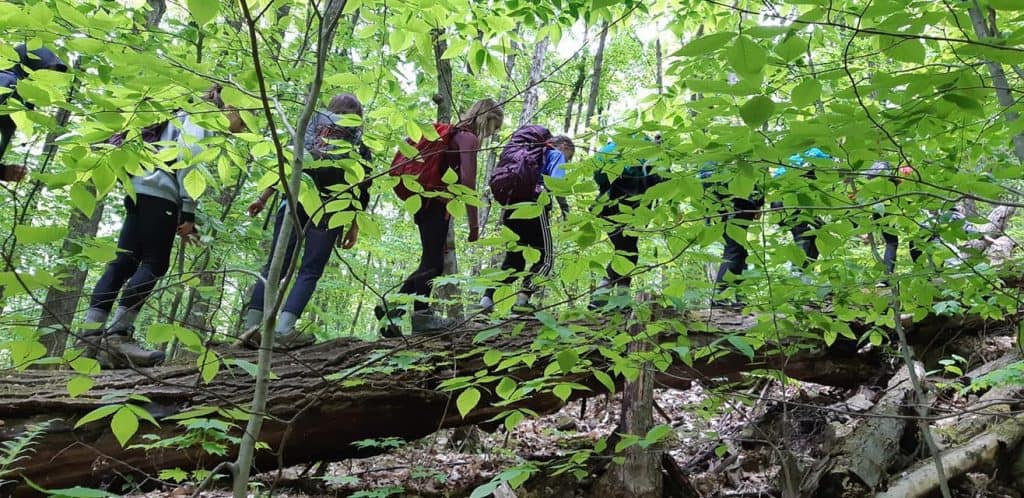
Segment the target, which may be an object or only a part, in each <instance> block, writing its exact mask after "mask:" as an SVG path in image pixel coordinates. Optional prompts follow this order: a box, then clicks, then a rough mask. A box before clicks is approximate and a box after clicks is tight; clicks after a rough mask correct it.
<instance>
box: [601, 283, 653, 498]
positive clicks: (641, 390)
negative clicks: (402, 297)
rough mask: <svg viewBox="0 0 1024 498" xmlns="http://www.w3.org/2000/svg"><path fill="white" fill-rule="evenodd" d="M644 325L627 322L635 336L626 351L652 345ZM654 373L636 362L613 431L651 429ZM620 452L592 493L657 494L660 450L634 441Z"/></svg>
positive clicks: (641, 351) (636, 352)
mask: <svg viewBox="0 0 1024 498" xmlns="http://www.w3.org/2000/svg"><path fill="white" fill-rule="evenodd" d="M638 299H639V298H638ZM634 319H635V316H634ZM644 329H645V328H644V324H643V323H642V322H636V323H634V324H633V325H632V326H630V335H632V336H633V337H635V338H636V339H634V340H633V342H631V343H630V344H629V346H628V351H629V353H630V355H632V356H633V357H643V356H645V353H649V352H650V351H651V349H652V344H651V342H650V340H649V339H650V338H648V337H643V335H644ZM654 376H655V375H654V370H653V368H652V365H651V364H650V362H643V363H640V365H639V374H638V375H637V378H636V379H635V380H632V381H626V385H625V387H624V388H623V390H622V412H621V415H620V419H619V426H618V429H617V430H616V433H619V434H623V435H627V434H628V435H633V436H637V437H640V438H643V437H644V435H646V434H647V431H649V430H651V427H653V425H654V420H653V411H654ZM623 453H624V454H623V455H622V456H623V457H625V461H624V462H622V464H620V465H613V466H611V467H609V468H608V470H607V472H605V474H604V475H603V476H602V477H601V480H600V482H599V483H598V484H597V485H596V492H595V496H602V497H605V496H607V497H612V498H633V497H637V498H658V497H660V496H661V495H662V487H663V486H662V477H661V461H660V459H661V452H660V451H656V450H655V449H654V448H643V447H641V446H640V445H639V444H634V445H632V446H630V447H629V448H626V450H625V451H624V452H623Z"/></svg>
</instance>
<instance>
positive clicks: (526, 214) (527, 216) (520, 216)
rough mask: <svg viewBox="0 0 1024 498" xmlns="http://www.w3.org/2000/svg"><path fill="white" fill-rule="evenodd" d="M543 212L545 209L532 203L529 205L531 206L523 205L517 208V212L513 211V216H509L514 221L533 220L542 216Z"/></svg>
mask: <svg viewBox="0 0 1024 498" xmlns="http://www.w3.org/2000/svg"><path fill="white" fill-rule="evenodd" d="M543 210H544V208H542V207H540V205H538V204H537V203H535V202H532V203H529V204H523V205H521V206H519V207H517V208H516V210H515V211H512V214H511V215H509V219H513V220H532V219H534V218H536V217H538V216H540V213H541V211H543Z"/></svg>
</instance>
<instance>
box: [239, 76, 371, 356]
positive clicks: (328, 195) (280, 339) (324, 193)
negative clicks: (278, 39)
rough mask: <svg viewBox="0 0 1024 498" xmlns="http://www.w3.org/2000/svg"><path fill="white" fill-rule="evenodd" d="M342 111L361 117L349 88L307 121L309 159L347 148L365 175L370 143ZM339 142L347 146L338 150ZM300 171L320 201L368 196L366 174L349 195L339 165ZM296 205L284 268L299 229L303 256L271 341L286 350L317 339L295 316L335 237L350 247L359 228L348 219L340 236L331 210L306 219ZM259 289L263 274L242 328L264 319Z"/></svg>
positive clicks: (362, 203) (277, 231)
mask: <svg viewBox="0 0 1024 498" xmlns="http://www.w3.org/2000/svg"><path fill="white" fill-rule="evenodd" d="M347 114H349V115H357V116H360V117H362V116H363V105H362V103H360V102H359V99H358V98H356V96H355V95H352V94H350V93H343V94H340V95H336V96H334V98H332V99H331V102H330V103H329V104H328V105H327V109H326V110H324V111H321V112H318V113H317V114H316V115H315V116H313V118H312V119H311V120H310V122H309V125H308V126H307V127H306V133H305V137H306V139H305V149H306V151H307V152H309V154H310V156H311V158H312V159H313V160H314V161H324V162H327V161H340V160H343V159H347V158H349V157H356V155H355V154H352V152H356V153H357V154H358V157H359V158H360V162H361V163H362V167H363V171H364V172H365V173H366V176H369V173H370V162H371V159H372V158H371V155H370V149H369V148H367V147H366V145H365V144H363V141H362V137H363V128H362V126H361V125H360V126H355V127H346V126H341V125H339V124H338V121H339V120H340V119H341V116H343V115H347ZM333 140H344V141H345V142H348V143H349V144H351V145H350V147H346V146H341V147H339V145H337V144H332V143H329V142H330V141H333ZM343 147H344V148H347V149H349V150H344V151H341V150H339V149H341V148H343ZM350 151H351V152H350ZM302 172H303V173H304V174H305V175H306V176H309V177H310V178H311V179H312V180H313V183H314V185H316V188H317V191H318V192H319V194H320V200H321V202H322V204H323V205H324V206H326V205H327V203H329V202H331V201H334V200H337V199H342V198H353V197H355V199H353V200H356V199H358V201H357V202H358V205H356V203H355V202H354V203H353V205H351V206H350V207H349V209H350V210H356V209H366V207H367V205H368V204H369V202H370V180H364V181H362V182H360V183H359V184H358V185H357V186H356V192H357V194H355V195H354V194H353V193H351V191H350V190H351V188H350V187H351V185H350V183H349V182H348V181H346V180H345V169H344V168H341V167H339V166H332V165H318V164H316V163H312V164H310V165H308V166H307V167H306V168H304V169H303V170H302ZM272 194H273V189H267V190H265V191H264V192H263V194H262V195H261V196H260V197H259V198H258V199H257V200H256V201H255V202H253V203H252V204H251V205H250V206H249V208H248V212H249V215H250V216H256V215H257V214H259V213H260V212H261V211H263V208H264V207H265V206H266V203H267V200H268V199H269V198H270V196H271V195H272ZM286 208H287V203H282V204H281V207H280V208H279V209H278V211H277V216H276V217H275V220H274V238H273V242H272V243H271V247H276V246H277V240H278V237H280V236H281V225H282V223H283V222H284V217H285V216H286V212H287V209H286ZM298 208H299V209H298V212H297V213H296V214H297V215H298V221H299V225H297V226H295V227H294V229H295V231H294V232H293V233H291V234H288V245H287V248H286V252H285V260H284V266H283V268H288V267H289V266H290V265H291V261H292V257H294V255H295V247H296V245H297V244H298V236H299V235H298V234H301V236H302V237H303V239H304V241H305V245H304V246H303V248H302V259H301V260H300V263H299V268H298V272H297V276H296V277H295V284H294V285H293V286H292V289H291V291H290V292H289V293H288V298H287V299H286V300H285V302H284V306H282V308H281V315H280V316H279V317H278V320H277V326H276V328H275V336H274V346H275V347H277V348H280V349H286V350H288V349H296V348H301V347H304V346H308V345H310V344H312V343H314V342H315V341H316V338H315V337H313V335H312V334H303V333H302V332H300V331H299V330H298V329H297V328H296V327H295V324H296V322H297V321H298V319H299V316H301V315H302V311H303V310H305V308H306V305H307V304H309V301H310V299H312V297H313V292H314V291H316V285H317V282H319V281H320V277H322V276H323V273H324V268H325V267H326V266H327V262H328V261H329V260H330V258H331V252H332V250H333V248H334V246H335V243H336V242H337V241H339V239H340V240H341V247H342V248H344V249H350V248H352V246H354V245H355V243H356V239H357V237H358V234H359V230H358V225H357V224H356V222H355V220H352V223H351V225H350V226H349V227H348V230H347V231H344V237H342V232H343V227H335V228H330V227H329V226H328V223H329V220H330V215H329V214H325V213H324V212H323V208H322V207H321V208H320V209H318V213H314V215H316V214H319V215H320V216H322V218H321V219H320V222H319V223H316V222H314V221H312V220H311V216H310V214H309V213H307V212H306V209H305V208H304V207H303V206H302V205H301V204H299V206H298ZM272 258H273V254H270V255H268V257H267V264H266V265H265V266H264V267H263V269H262V271H261V272H260V275H262V276H263V278H266V277H267V274H268V273H269V272H270V262H271V259H272ZM264 290H265V284H264V282H263V280H259V281H258V282H257V283H256V287H255V289H254V290H253V294H252V297H251V299H250V301H249V306H248V307H247V309H246V312H245V319H244V322H243V330H245V331H246V332H247V333H248V332H250V331H252V330H253V329H255V328H258V327H259V326H260V324H261V323H262V322H263V308H264V296H263V294H264Z"/></svg>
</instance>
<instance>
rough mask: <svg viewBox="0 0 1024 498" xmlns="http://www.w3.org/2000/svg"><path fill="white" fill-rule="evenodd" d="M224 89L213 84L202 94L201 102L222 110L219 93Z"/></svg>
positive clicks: (221, 100)
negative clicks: (203, 101)
mask: <svg viewBox="0 0 1024 498" xmlns="http://www.w3.org/2000/svg"><path fill="white" fill-rule="evenodd" d="M223 89H224V87H223V86H221V84H220V83H214V84H213V86H211V87H210V89H209V90H207V91H206V93H205V94H203V100H205V101H207V102H210V103H212V104H213V105H215V106H217V108H218V109H223V108H224V99H222V98H221V96H220V92H221V90H223Z"/></svg>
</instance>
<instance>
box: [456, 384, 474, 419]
mask: <svg viewBox="0 0 1024 498" xmlns="http://www.w3.org/2000/svg"><path fill="white" fill-rule="evenodd" d="M479 402H480V391H479V390H477V388H475V387H470V388H468V389H466V390H464V391H462V392H461V393H459V398H458V399H456V400H455V406H456V407H457V408H458V409H459V415H462V418H466V414H468V413H469V412H470V411H472V410H473V408H476V404H477V403H479Z"/></svg>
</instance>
